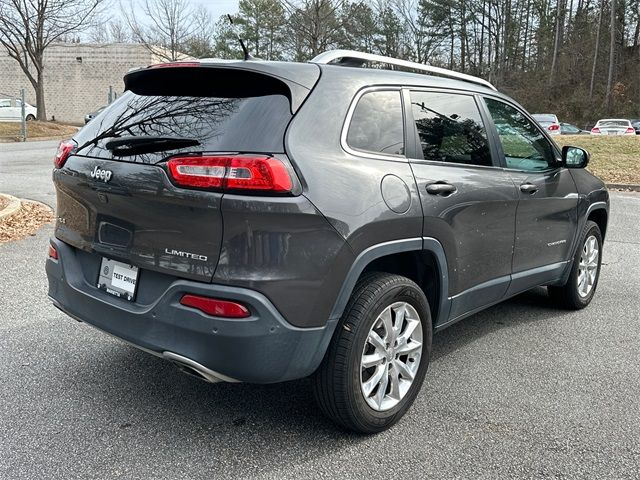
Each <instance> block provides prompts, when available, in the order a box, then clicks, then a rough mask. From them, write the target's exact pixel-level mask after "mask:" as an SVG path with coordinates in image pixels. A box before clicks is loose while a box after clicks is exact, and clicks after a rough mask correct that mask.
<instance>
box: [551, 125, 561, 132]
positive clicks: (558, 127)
mask: <svg viewBox="0 0 640 480" xmlns="http://www.w3.org/2000/svg"><path fill="white" fill-rule="evenodd" d="M549 130H551V131H552V132H555V131H556V130H560V125H558V124H557V123H554V124H553V125H549Z"/></svg>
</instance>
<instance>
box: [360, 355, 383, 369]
mask: <svg viewBox="0 0 640 480" xmlns="http://www.w3.org/2000/svg"><path fill="white" fill-rule="evenodd" d="M383 360H384V355H383V354H381V353H379V352H375V353H372V354H370V355H363V356H362V368H371V367H375V366H376V365H380V364H381V363H382V361H383Z"/></svg>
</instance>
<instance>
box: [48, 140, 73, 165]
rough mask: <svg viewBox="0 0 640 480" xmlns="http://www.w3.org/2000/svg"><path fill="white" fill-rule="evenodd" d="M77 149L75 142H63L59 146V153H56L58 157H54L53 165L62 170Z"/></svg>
mask: <svg viewBox="0 0 640 480" xmlns="http://www.w3.org/2000/svg"><path fill="white" fill-rule="evenodd" d="M75 147H76V143H75V142H74V141H73V140H63V141H62V142H60V144H59V145H58V151H57V152H56V156H55V157H53V164H54V165H55V167H56V168H62V167H63V166H64V162H66V161H67V158H69V155H71V152H72V151H73V149H74V148H75Z"/></svg>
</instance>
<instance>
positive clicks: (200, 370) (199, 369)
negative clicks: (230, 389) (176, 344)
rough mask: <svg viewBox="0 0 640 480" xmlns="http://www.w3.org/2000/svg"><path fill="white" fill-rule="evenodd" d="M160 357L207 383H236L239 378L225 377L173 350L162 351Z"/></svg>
mask: <svg viewBox="0 0 640 480" xmlns="http://www.w3.org/2000/svg"><path fill="white" fill-rule="evenodd" d="M162 357H163V358H165V359H167V360H169V361H170V362H171V363H173V364H174V365H176V366H177V367H178V368H179V369H180V370H181V371H182V372H184V373H186V374H187V375H191V376H192V377H196V378H199V379H200V380H204V381H205V382H209V383H218V382H229V383H238V382H239V380H236V379H235V378H231V377H227V376H226V375H223V374H221V373H218V372H214V371H213V370H211V369H209V368H207V367H205V366H204V365H201V364H199V363H198V362H196V361H195V360H191V359H190V358H187V357H183V356H182V355H178V354H177V353H173V352H162Z"/></svg>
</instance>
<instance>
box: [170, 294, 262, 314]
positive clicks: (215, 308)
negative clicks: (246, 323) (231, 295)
mask: <svg viewBox="0 0 640 480" xmlns="http://www.w3.org/2000/svg"><path fill="white" fill-rule="evenodd" d="M180 304H182V305H184V306H186V307H192V308H195V309H197V310H200V311H201V312H204V313H206V314H207V315H211V316H214V317H225V318H247V317H248V316H250V315H251V312H249V309H248V308H247V307H245V306H244V305H242V304H241V303H236V302H231V301H229V300H220V299H217V298H211V297H202V296H200V295H191V294H186V295H183V296H182V298H181V299H180Z"/></svg>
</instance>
